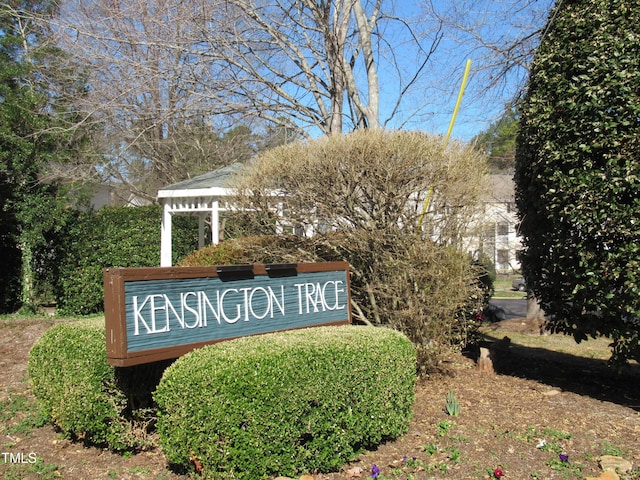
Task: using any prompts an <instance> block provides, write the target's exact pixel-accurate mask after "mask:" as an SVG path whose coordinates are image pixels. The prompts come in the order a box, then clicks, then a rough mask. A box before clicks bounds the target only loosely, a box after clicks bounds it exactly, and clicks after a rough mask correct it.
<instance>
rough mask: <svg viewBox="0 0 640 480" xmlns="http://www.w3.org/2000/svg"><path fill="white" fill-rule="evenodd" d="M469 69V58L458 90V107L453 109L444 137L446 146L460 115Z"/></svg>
mask: <svg viewBox="0 0 640 480" xmlns="http://www.w3.org/2000/svg"><path fill="white" fill-rule="evenodd" d="M469 70H471V60H467V65H466V67H465V69H464V76H463V77H462V84H461V85H460V92H458V100H457V101H456V107H455V108H454V109H453V115H452V116H451V121H450V122H449V130H447V135H446V136H445V137H444V146H445V147H446V146H447V144H448V143H449V137H450V136H451V131H452V130H453V124H454V123H455V121H456V117H457V116H458V110H459V109H460V102H462V95H464V89H465V87H466V86H467V78H469Z"/></svg>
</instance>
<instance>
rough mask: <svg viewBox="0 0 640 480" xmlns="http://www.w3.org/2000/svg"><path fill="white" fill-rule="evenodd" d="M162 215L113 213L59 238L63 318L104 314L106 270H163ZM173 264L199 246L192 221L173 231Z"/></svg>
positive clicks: (89, 216) (84, 220)
mask: <svg viewBox="0 0 640 480" xmlns="http://www.w3.org/2000/svg"><path fill="white" fill-rule="evenodd" d="M161 219H162V211H161V208H160V207H159V206H158V205H153V206H149V207H137V208H130V207H108V208H103V209H101V210H99V211H97V212H86V213H81V214H78V215H76V217H75V219H74V220H73V221H71V222H70V223H69V225H68V227H67V230H66V231H65V235H64V236H60V238H61V240H62V241H63V244H62V245H60V252H59V254H58V256H59V258H60V260H59V261H60V264H61V266H60V273H59V278H60V281H59V284H58V288H57V302H58V312H59V313H63V314H67V315H87V314H92V313H97V312H101V311H102V310H103V308H104V307H103V301H104V290H103V274H102V269H103V268H108V267H154V266H158V265H159V264H160V224H161ZM173 232H174V235H173V237H174V238H173V253H174V261H175V260H177V259H179V258H181V257H182V256H184V255H186V254H187V253H190V252H192V251H193V250H195V249H196V248H197V245H198V228H197V224H196V222H195V219H193V218H187V217H178V218H176V219H175V225H174V229H173Z"/></svg>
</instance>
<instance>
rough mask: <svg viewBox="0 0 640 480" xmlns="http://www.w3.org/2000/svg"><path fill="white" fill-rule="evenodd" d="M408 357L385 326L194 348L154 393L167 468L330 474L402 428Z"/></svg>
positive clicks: (409, 390)
mask: <svg viewBox="0 0 640 480" xmlns="http://www.w3.org/2000/svg"><path fill="white" fill-rule="evenodd" d="M415 361H416V353H415V349H414V348H413V346H412V344H411V342H410V341H409V340H408V339H407V338H406V337H405V336H404V335H402V334H400V333H398V332H395V331H393V330H390V329H386V328H369V327H357V326H343V327H319V328H313V329H306V330H296V331H290V332H284V333H273V334H268V335H262V336H256V337H245V338H241V339H236V340H232V341H228V342H223V343H218V344H215V345H211V346H208V347H205V348H202V349H200V350H195V351H193V352H191V353H189V354H187V355H185V356H183V357H181V358H180V359H178V360H177V361H176V362H175V363H174V364H173V365H172V366H171V367H169V368H168V369H167V370H166V372H165V374H164V376H163V378H162V380H161V382H160V385H159V386H158V389H157V390H156V392H155V394H154V399H155V400H156V402H157V403H158V408H159V414H158V417H159V419H158V432H159V434H160V444H161V446H162V449H163V451H164V453H165V455H166V456H167V458H168V459H169V461H171V462H172V463H174V464H176V465H179V466H182V467H184V468H185V469H193V468H194V463H195V461H194V459H195V460H196V461H197V462H198V463H199V465H201V467H202V469H203V471H202V473H203V474H204V475H205V476H208V477H210V478H234V479H251V480H255V479H259V478H267V477H268V476H270V475H276V474H281V475H295V474H297V473H299V472H304V471H314V470H316V469H317V470H320V471H330V470H333V469H336V468H339V467H340V466H342V465H343V464H344V463H345V462H346V461H348V460H349V459H351V458H353V457H354V456H355V455H356V454H357V453H358V451H360V450H361V449H363V448H367V447H372V446H375V445H377V444H379V443H380V442H382V441H383V440H385V439H388V438H393V437H396V436H398V435H400V434H402V433H403V432H405V431H406V430H407V428H408V424H409V420H410V417H411V412H412V404H413V400H414V385H415V378H416V377H415Z"/></svg>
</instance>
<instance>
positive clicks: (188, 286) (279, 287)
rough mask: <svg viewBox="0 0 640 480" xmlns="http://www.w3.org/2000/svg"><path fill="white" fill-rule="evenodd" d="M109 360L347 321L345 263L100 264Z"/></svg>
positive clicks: (128, 361) (129, 361) (173, 353)
mask: <svg viewBox="0 0 640 480" xmlns="http://www.w3.org/2000/svg"><path fill="white" fill-rule="evenodd" d="M104 292H105V293H104V295H105V300H104V302H105V320H106V333H107V361H108V363H109V364H110V365H115V366H120V367H126V366H131V365H138V364H141V363H148V362H154V361H157V360H165V359H169V358H177V357H179V356H180V355H183V354H185V353H187V352H189V351H191V350H193V349H194V348H198V347H201V346H204V345H207V344H210V343H216V342H220V341H223V340H229V339H232V338H237V337H244V336H247V335H257V334H262V333H269V332H277V331H282V330H292V329H298V328H306V327H315V326H320V325H341V324H345V323H350V321H351V309H350V305H349V303H350V291H349V266H348V264H347V263H346V262H327V263H298V264H274V265H258V264H256V265H232V266H221V267H167V268H110V269H105V271H104Z"/></svg>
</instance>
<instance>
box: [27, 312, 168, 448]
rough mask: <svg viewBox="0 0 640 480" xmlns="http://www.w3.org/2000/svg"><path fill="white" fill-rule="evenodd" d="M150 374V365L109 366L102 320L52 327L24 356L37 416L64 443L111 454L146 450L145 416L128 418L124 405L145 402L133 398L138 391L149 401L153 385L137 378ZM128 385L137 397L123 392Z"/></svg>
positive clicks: (133, 414)
mask: <svg viewBox="0 0 640 480" xmlns="http://www.w3.org/2000/svg"><path fill="white" fill-rule="evenodd" d="M142 369H144V372H143V371H142ZM154 370H158V367H156V366H155V364H149V365H147V366H140V367H137V369H136V367H131V368H130V369H117V368H115V367H112V366H110V365H108V364H107V358H106V339H105V326H104V320H103V319H86V320H81V321H75V322H69V323H63V324H58V325H55V326H54V327H52V328H50V329H49V330H47V331H46V332H45V334H44V335H43V336H42V337H41V338H40V339H39V340H38V341H37V342H36V343H35V345H34V346H33V348H32V349H31V352H30V353H29V365H28V372H29V377H30V379H31V387H32V390H33V393H34V395H35V397H36V400H37V402H38V406H39V408H40V411H41V413H42V414H43V415H44V416H45V417H47V418H48V419H49V420H50V421H51V423H52V424H53V425H54V426H55V427H57V428H59V429H60V431H61V432H62V433H63V434H65V435H66V436H67V437H69V438H72V439H76V440H83V441H85V442H87V443H90V444H97V445H104V446H107V447H109V448H110V449H112V450H133V449H138V448H144V447H146V446H148V444H149V439H148V437H147V435H146V433H147V432H146V431H145V425H144V423H145V422H146V421H147V420H145V419H144V418H143V416H144V413H145V410H144V409H139V410H138V411H137V412H132V411H131V408H130V405H129V404H130V403H132V400H135V399H137V398H142V397H144V395H139V396H138V397H136V394H139V393H140V392H141V391H142V390H145V389H146V390H147V394H148V395H149V396H150V392H151V391H153V388H155V385H157V381H156V383H155V384H153V385H151V386H149V385H148V384H146V383H145V382H140V381H139V380H140V379H139V377H140V376H144V377H147V378H149V377H153V376H154ZM134 377H138V379H137V380H135V379H134ZM156 377H159V373H156ZM132 383H136V384H137V387H136V388H137V391H133V390H132V389H131V388H127V387H128V386H130V385H131V384H132ZM141 385H142V386H141ZM123 386H124V387H125V388H123ZM138 404H139V406H143V407H144V406H145V405H144V404H143V403H142V402H140V401H138Z"/></svg>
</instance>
